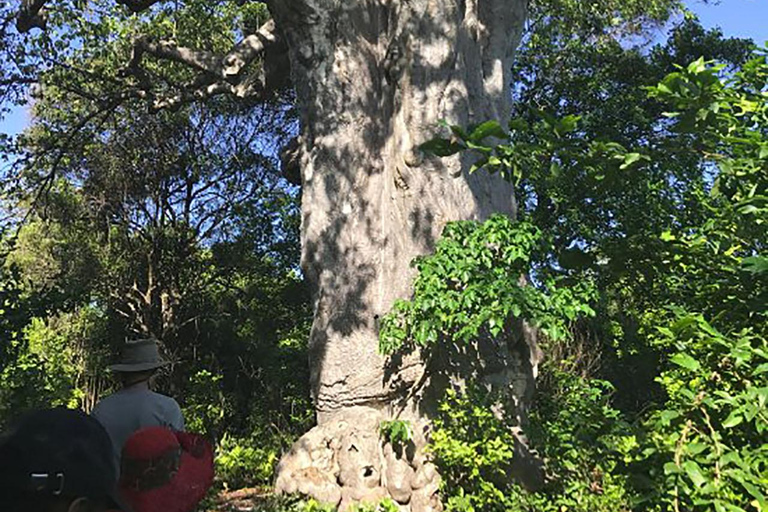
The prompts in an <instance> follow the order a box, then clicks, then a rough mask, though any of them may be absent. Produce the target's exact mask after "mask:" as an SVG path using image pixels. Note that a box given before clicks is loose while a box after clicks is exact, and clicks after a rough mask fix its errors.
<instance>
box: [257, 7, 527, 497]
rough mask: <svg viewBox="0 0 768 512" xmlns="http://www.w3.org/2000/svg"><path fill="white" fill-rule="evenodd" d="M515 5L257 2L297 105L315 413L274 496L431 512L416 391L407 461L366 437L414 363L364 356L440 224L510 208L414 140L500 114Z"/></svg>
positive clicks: (482, 178) (515, 33)
mask: <svg viewBox="0 0 768 512" xmlns="http://www.w3.org/2000/svg"><path fill="white" fill-rule="evenodd" d="M525 5H526V2H525V0H389V1H385V0H336V1H331V0H300V1H283V2H275V3H274V4H272V5H270V9H271V11H272V13H273V16H274V18H275V21H276V24H277V27H278V28H279V29H280V30H281V31H282V34H283V36H284V38H285V40H286V42H287V44H288V48H289V55H290V60H291V70H292V79H293V83H294V86H295V88H296V92H297V98H298V103H299V107H300V109H301V112H302V121H303V123H302V135H301V140H300V148H301V152H300V155H301V156H300V159H301V172H302V184H303V197H302V251H303V252H302V266H303V269H304V271H305V272H306V275H307V277H308V278H309V279H310V280H311V281H312V283H313V284H314V293H315V303H314V307H315V318H314V324H313V327H312V333H311V339H310V358H311V361H310V363H311V365H310V366H311V368H312V376H311V378H312V389H313V394H314V400H315V404H316V408H317V415H318V416H317V417H318V427H316V428H315V429H313V431H311V432H309V433H308V434H307V435H305V436H304V437H303V438H302V439H301V440H300V441H299V442H298V443H297V444H296V445H295V446H294V448H293V450H292V451H291V452H290V453H289V454H287V455H286V456H285V457H284V458H283V460H282V461H281V464H280V466H279V468H278V479H277V487H278V490H283V491H296V490H299V491H302V492H305V493H308V494H311V495H314V496H315V497H317V498H318V499H321V500H324V501H328V502H332V503H341V504H342V505H343V508H346V506H347V504H348V503H351V502H352V501H355V500H370V501H375V500H377V499H380V498H381V497H384V496H390V497H393V498H394V499H396V500H397V501H398V502H399V503H401V504H402V505H403V506H404V508H408V509H410V510H413V511H414V512H417V511H418V512H421V511H426V510H436V509H438V508H439V503H438V502H437V500H436V496H435V493H436V491H437V482H438V478H437V476H436V472H435V471H434V468H433V467H431V466H430V465H429V463H428V462H427V461H426V459H425V458H424V456H423V453H421V448H422V446H423V444H424V439H423V436H421V427H422V426H423V425H424V424H423V423H421V422H420V418H421V417H423V416H424V414H425V410H424V408H423V407H421V402H420V400H419V398H420V397H419V396H418V395H416V396H415V398H414V400H413V401H412V403H411V404H408V408H407V410H406V411H405V412H404V415H405V417H408V418H409V419H411V420H412V421H414V422H415V424H417V425H418V426H419V428H417V430H419V436H421V437H419V436H417V438H418V439H417V442H416V445H417V446H416V447H415V450H414V452H413V453H411V455H410V458H409V457H408V456H405V455H404V454H401V455H402V456H400V457H398V456H396V455H395V454H394V453H393V452H392V450H391V447H390V448H388V447H386V446H384V445H382V444H381V443H380V441H379V439H378V423H379V421H381V420H382V419H385V418H387V417H390V416H391V415H392V404H393V403H395V401H396V400H397V399H402V397H403V393H407V392H408V390H409V389H410V388H412V387H413V385H414V384H416V383H417V382H422V381H423V379H421V376H422V375H423V365H422V364H421V362H420V361H419V360H418V358H416V357H413V358H410V360H406V361H403V362H402V364H400V365H399V367H397V368H396V369H395V370H394V371H392V370H391V369H390V370H389V371H388V370H387V369H386V361H385V360H384V358H382V357H381V356H380V355H379V354H378V353H377V343H378V333H377V323H378V318H379V317H380V316H382V315H384V314H386V313H387V312H388V311H389V309H390V307H391V305H392V303H393V301H394V300H395V299H396V298H401V297H407V296H408V295H409V293H410V283H411V280H412V278H413V272H412V269H411V268H410V262H411V260H412V259H413V258H414V257H415V256H417V255H420V254H424V253H426V252H428V251H430V250H431V249H432V248H433V246H434V243H435V241H436V239H437V238H438V237H439V235H440V233H441V231H442V228H443V227H444V226H445V224H446V223H447V222H449V221H452V220H457V219H484V218H486V217H487V216H488V215H490V214H491V213H494V212H505V213H508V214H514V210H515V205H514V199H513V195H512V190H511V187H510V186H508V185H507V184H506V183H504V182H503V181H501V180H499V179H496V178H492V177H490V176H488V175H486V174H484V173H475V174H473V175H471V176H469V175H467V173H465V172H462V171H463V170H466V167H467V166H468V165H469V162H467V161H466V159H462V158H459V157H457V158H453V159H436V158H434V157H427V156H425V155H422V154H420V152H419V150H418V145H419V144H420V143H422V142H424V141H425V140H427V139H429V138H430V137H431V136H432V135H433V134H434V133H435V132H436V130H437V128H438V124H439V122H440V121H441V120H446V121H448V122H449V123H455V124H459V125H467V124H471V123H474V122H482V121H485V120H488V119H499V120H505V119H507V117H508V112H509V105H508V102H509V85H510V82H511V80H510V76H509V70H510V68H511V59H512V56H513V51H514V48H515V46H516V45H517V43H518V41H519V37H520V33H521V30H522V26H523V21H524V17H525ZM525 357H527V356H525ZM525 366H526V368H527V370H526V372H527V373H530V370H531V365H530V364H527V365H525ZM504 371H507V370H504ZM502 373H503V372H502ZM518 373H519V372H518ZM518 377H519V375H517V376H512V379H513V380H514V379H518V380H520V379H519V378H518ZM526 379H527V376H526ZM526 379H524V380H526ZM526 382H527V380H526Z"/></svg>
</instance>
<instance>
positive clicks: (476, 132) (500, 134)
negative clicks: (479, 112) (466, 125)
mask: <svg viewBox="0 0 768 512" xmlns="http://www.w3.org/2000/svg"><path fill="white" fill-rule="evenodd" d="M486 137H496V138H499V139H504V138H506V137H507V133H506V132H505V131H504V128H502V127H501V125H500V124H499V122H498V121H486V122H484V123H481V124H479V125H477V126H476V127H474V128H473V129H471V130H470V133H469V137H467V138H468V139H469V140H470V141H471V142H474V143H479V142H481V141H482V140H483V139H485V138H486Z"/></svg>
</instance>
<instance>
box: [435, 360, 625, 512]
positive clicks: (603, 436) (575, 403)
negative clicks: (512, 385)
mask: <svg viewBox="0 0 768 512" xmlns="http://www.w3.org/2000/svg"><path fill="white" fill-rule="evenodd" d="M543 378H544V379H545V382H546V383H547V387H546V388H544V389H542V390H541V399H540V400H539V401H538V402H536V404H535V407H534V410H533V411H532V415H531V426H530V428H529V429H526V431H527V432H528V433H529V435H530V438H529V442H530V443H531V444H532V446H533V447H534V448H536V449H539V450H541V451H542V452H541V455H542V456H544V458H545V460H546V461H547V472H548V480H547V483H546V485H545V487H544V488H543V489H540V490H537V491H535V492H531V491H526V490H524V489H523V488H522V487H521V486H520V485H519V484H518V483H516V482H515V481H514V480H512V479H510V474H511V472H512V471H513V468H514V463H515V447H516V445H517V443H519V442H520V441H519V440H517V439H516V436H515V434H514V433H513V432H515V430H516V429H514V427H515V426H514V425H511V424H509V423H508V422H507V421H505V420H504V416H503V414H502V413H501V411H500V410H499V409H498V407H495V406H494V404H495V403H496V400H495V399H494V398H493V396H492V395H491V394H489V393H488V392H487V391H486V390H484V389H482V388H479V387H475V388H470V389H468V390H466V391H465V392H462V393H458V392H456V391H454V390H451V391H449V392H448V394H447V396H446V398H445V399H444V400H443V402H442V403H441V405H440V414H439V416H438V419H437V420H436V421H435V425H434V431H433V432H432V434H431V441H430V450H431V452H432V454H433V456H434V459H435V462H436V463H437V464H438V466H439V468H440V470H441V475H442V476H443V479H444V484H443V487H442V492H443V495H444V497H445V499H446V504H447V509H448V510H454V511H543V512H546V511H552V512H555V511H561V510H574V511H583V512H590V511H617V512H618V511H622V510H626V509H627V506H628V503H629V498H630V496H631V489H630V488H629V486H628V485H627V478H626V476H624V475H622V474H616V473H618V471H617V469H619V468H620V467H621V466H622V465H623V463H624V459H625V457H627V455H628V454H629V452H630V450H631V448H632V447H633V446H634V444H635V442H634V437H633V436H632V434H631V432H629V430H628V427H627V426H626V425H624V424H623V423H622V422H621V421H620V420H619V417H620V413H619V412H618V411H617V410H616V409H614V408H612V407H611V406H610V404H609V397H610V393H609V392H607V391H609V390H610V384H608V383H606V382H602V381H598V380H584V379H581V378H578V377H576V376H574V375H572V374H568V373H565V372H562V371H560V370H557V369H549V368H545V374H544V375H543ZM517 432H518V435H520V434H519V432H520V431H519V429H517Z"/></svg>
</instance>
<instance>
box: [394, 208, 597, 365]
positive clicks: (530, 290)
mask: <svg viewBox="0 0 768 512" xmlns="http://www.w3.org/2000/svg"><path fill="white" fill-rule="evenodd" d="M541 241H542V235H541V232H540V231H539V230H538V229H536V228H535V227H534V226H532V225H530V224H529V223H517V222H514V221H512V220H510V219H509V218H508V217H504V216H500V215H497V216H494V217H492V218H490V219H489V220H488V221H486V222H484V223H477V222H472V221H462V222H453V223H449V224H448V225H447V226H446V228H445V230H444V232H443V236H442V237H441V239H440V240H439V241H438V243H437V247H436V248H435V252H434V254H432V255H429V256H424V257H421V258H417V259H416V260H415V261H414V266H415V267H416V268H417V269H418V271H419V274H418V276H417V277H416V280H415V281H414V285H413V298H412V299H411V300H408V301H406V300H400V301H397V302H396V303H395V305H394V307H393V309H392V312H391V313H389V314H388V315H386V316H385V317H384V318H383V319H382V322H381V331H380V334H379V339H380V344H379V348H380V350H381V352H382V353H384V354H392V353H394V352H395V351H397V350H400V349H402V348H410V347H412V346H417V347H429V346H434V345H436V344H438V343H445V344H453V343H456V344H461V343H464V344H468V343H470V342H471V341H472V340H474V339H477V337H478V336H481V335H490V336H492V337H497V336H499V335H500V334H502V333H504V332H507V331H508V329H510V328H511V324H512V322H513V321H514V320H515V319H518V320H526V321H529V322H531V323H533V324H534V325H536V326H538V327H539V328H540V329H541V330H542V331H543V332H544V333H546V334H547V335H548V336H549V337H551V338H553V339H561V338H562V337H563V336H565V333H566V330H567V329H566V328H567V325H568V323H569V322H571V321H573V320H574V319H576V318H577V317H578V316H580V315H589V314H591V313H592V309H591V308H590V306H589V304H588V301H589V299H590V298H591V292H590V287H589V285H588V284H587V283H582V284H575V285H574V286H570V287H564V286H561V283H560V282H559V281H558V280H556V279H551V278H549V277H548V276H546V275H544V274H542V275H541V276H540V277H541V282H540V283H539V284H537V285H530V284H526V283H525V280H524V279H523V277H522V276H524V275H526V274H527V273H528V272H529V271H530V268H531V263H532V260H533V257H534V256H533V254H534V252H535V251H537V250H538V248H539V244H540V243H541Z"/></svg>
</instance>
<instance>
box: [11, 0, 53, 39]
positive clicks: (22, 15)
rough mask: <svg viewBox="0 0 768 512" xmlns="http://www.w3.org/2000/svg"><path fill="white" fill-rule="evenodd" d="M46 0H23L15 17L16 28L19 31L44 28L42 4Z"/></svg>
mask: <svg viewBox="0 0 768 512" xmlns="http://www.w3.org/2000/svg"><path fill="white" fill-rule="evenodd" d="M45 2H46V0H23V1H22V2H21V8H20V9H19V15H18V16H17V17H16V29H17V30H18V31H19V32H21V33H24V32H29V31H30V30H32V29H33V28H35V27H37V28H40V29H45V12H44V11H43V6H44V5H45Z"/></svg>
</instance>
